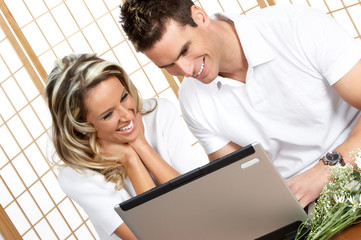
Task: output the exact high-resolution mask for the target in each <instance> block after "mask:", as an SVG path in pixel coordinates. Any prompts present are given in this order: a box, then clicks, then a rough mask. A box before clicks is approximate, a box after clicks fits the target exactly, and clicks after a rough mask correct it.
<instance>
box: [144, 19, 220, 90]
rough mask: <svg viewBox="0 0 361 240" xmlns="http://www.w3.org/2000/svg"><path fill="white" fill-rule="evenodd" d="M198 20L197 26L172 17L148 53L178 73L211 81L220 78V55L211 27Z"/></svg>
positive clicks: (175, 73)
mask: <svg viewBox="0 0 361 240" xmlns="http://www.w3.org/2000/svg"><path fill="white" fill-rule="evenodd" d="M195 22H196V23H197V25H198V26H197V27H192V26H189V25H186V26H180V25H179V24H178V23H177V22H176V21H174V20H170V21H169V22H168V23H167V25H166V31H165V33H164V35H163V37H162V38H161V40H159V41H158V42H156V43H155V44H154V46H153V47H152V48H151V49H149V50H146V51H145V52H144V54H145V55H146V56H147V57H148V58H149V59H150V60H152V61H153V62H154V63H155V64H156V65H157V66H158V67H160V68H165V69H166V70H167V71H168V72H169V73H170V74H172V75H174V76H186V77H194V78H196V79H198V80H199V81H201V82H203V83H206V84H207V83H210V82H212V81H213V80H214V79H215V78H216V77H217V75H218V72H219V59H220V58H219V54H218V48H216V47H215V45H216V44H214V41H212V38H211V37H210V36H209V32H208V29H207V26H206V25H205V24H204V23H203V22H199V21H198V22H197V21H196V20H195Z"/></svg>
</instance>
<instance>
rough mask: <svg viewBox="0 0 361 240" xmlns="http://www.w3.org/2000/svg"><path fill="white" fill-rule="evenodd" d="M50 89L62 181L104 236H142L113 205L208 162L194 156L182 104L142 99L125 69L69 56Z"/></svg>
mask: <svg viewBox="0 0 361 240" xmlns="http://www.w3.org/2000/svg"><path fill="white" fill-rule="evenodd" d="M45 92H46V98H47V101H48V107H49V109H50V112H51V116H52V119H53V136H52V137H53V142H54V145H55V149H56V152H57V154H58V156H59V157H60V159H61V161H62V162H63V164H62V165H63V167H62V168H61V169H60V172H59V176H58V179H59V184H60V186H61V188H62V189H63V191H64V192H65V193H66V194H67V195H68V196H69V197H71V198H72V199H73V200H75V201H76V202H77V203H78V204H79V205H80V206H81V207H82V208H83V209H84V211H85V212H86V213H87V214H88V216H89V219H90V220H91V222H92V223H93V225H94V227H95V229H96V231H97V233H98V234H99V237H100V238H101V239H119V238H121V239H135V237H134V235H133V234H132V232H131V231H130V230H129V229H128V227H127V226H126V225H125V223H123V221H122V220H121V219H120V217H119V216H118V215H117V213H116V212H115V211H114V206H115V205H116V204H119V203H120V202H121V201H124V200H127V199H129V198H130V197H132V196H135V195H136V194H140V193H142V192H144V191H147V190H149V189H151V188H153V187H154V186H156V184H162V183H165V182H167V181H169V180H170V179H172V178H174V177H176V176H178V175H179V173H184V172H187V171H189V170H191V169H193V168H195V167H198V166H200V165H201V164H203V163H205V161H206V160H205V159H204V160H202V161H203V162H201V160H197V158H196V156H195V155H193V153H192V150H191V146H190V145H189V144H187V139H186V136H185V133H184V131H182V125H180V124H181V122H180V118H179V115H178V113H177V111H176V109H175V107H174V106H173V105H172V104H171V103H170V102H169V101H167V100H165V99H157V100H156V99H152V100H146V101H144V102H143V101H142V100H141V98H140V97H139V94H138V91H137V89H136V88H135V86H134V85H133V84H132V82H131V81H130V80H129V78H128V76H127V75H126V73H125V72H124V70H123V69H122V68H121V67H120V66H119V65H118V64H115V63H112V62H108V61H105V60H103V59H101V58H98V57H96V56H95V55H93V54H82V55H69V56H66V57H64V58H63V59H61V60H58V61H57V62H56V65H55V67H54V69H53V70H52V72H51V73H50V75H49V77H48V80H47V85H46V89H45ZM163 159H164V160H163Z"/></svg>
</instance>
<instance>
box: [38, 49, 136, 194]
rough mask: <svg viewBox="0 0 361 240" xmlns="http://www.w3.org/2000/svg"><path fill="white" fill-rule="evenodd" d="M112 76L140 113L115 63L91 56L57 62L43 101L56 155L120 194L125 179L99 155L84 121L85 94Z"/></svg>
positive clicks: (133, 90)
mask: <svg viewBox="0 0 361 240" xmlns="http://www.w3.org/2000/svg"><path fill="white" fill-rule="evenodd" d="M111 76H115V77H116V78H118V79H119V81H120V82H121V83H122V85H123V86H124V88H125V89H126V90H127V91H128V93H129V94H130V95H131V96H132V97H133V98H134V101H135V103H136V109H137V111H138V112H141V111H142V101H141V98H140V96H139V93H138V90H137V89H136V87H135V86H134V85H133V83H132V82H131V81H130V79H129V77H128V75H127V74H126V73H125V71H124V70H123V69H122V68H121V67H120V66H119V64H117V63H113V62H109V61H106V60H104V59H101V58H99V57H97V56H96V55H95V54H78V55H77V54H71V55H68V56H66V57H64V58H62V59H58V60H57V61H56V63H55V67H54V69H53V70H52V71H51V73H50V74H49V76H48V79H47V82H46V87H45V95H46V96H45V97H46V100H47V104H48V107H49V110H50V113H51V117H52V121H53V125H52V140H53V143H54V146H55V150H56V152H57V155H58V156H59V157H60V159H61V160H62V161H63V164H62V165H68V166H70V167H72V168H74V169H76V170H80V171H81V169H91V170H94V171H97V172H99V173H101V174H103V175H104V176H105V179H106V181H110V182H114V183H115V189H116V190H120V189H121V188H122V187H123V182H124V179H125V177H126V174H125V169H124V167H123V166H122V165H121V164H119V163H118V162H117V161H114V159H113V161H111V159H110V158H106V157H104V156H102V155H101V152H100V147H99V145H98V144H97V141H96V132H95V129H94V128H93V126H92V125H91V124H90V123H88V122H87V121H86V115H87V109H86V107H85V104H84V103H85V98H86V96H87V93H88V92H89V91H90V90H91V89H93V88H94V87H95V86H97V85H98V84H99V83H100V82H102V81H104V80H106V79H108V78H109V77H111Z"/></svg>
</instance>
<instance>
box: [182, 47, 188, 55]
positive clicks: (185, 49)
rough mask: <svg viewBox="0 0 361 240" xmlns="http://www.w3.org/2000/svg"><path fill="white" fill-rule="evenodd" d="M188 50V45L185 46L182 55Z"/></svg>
mask: <svg viewBox="0 0 361 240" xmlns="http://www.w3.org/2000/svg"><path fill="white" fill-rule="evenodd" d="M187 52H188V47H186V48H184V49H183V51H182V55H185V54H186V53H187Z"/></svg>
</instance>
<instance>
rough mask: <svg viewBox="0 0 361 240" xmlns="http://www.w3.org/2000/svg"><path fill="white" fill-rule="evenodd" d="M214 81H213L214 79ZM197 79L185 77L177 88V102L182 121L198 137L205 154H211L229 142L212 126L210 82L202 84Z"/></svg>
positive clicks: (214, 110)
mask: <svg viewBox="0 0 361 240" xmlns="http://www.w3.org/2000/svg"><path fill="white" fill-rule="evenodd" d="M214 82H215V81H214ZM201 84H203V83H200V82H198V80H195V79H191V78H185V79H183V82H182V85H181V87H180V89H179V102H180V108H181V111H182V114H183V118H184V121H185V122H186V123H187V126H188V128H189V130H190V131H191V132H192V134H193V135H194V136H195V137H196V138H197V139H198V141H199V143H200V144H201V145H202V147H203V148H204V150H205V152H206V153H207V154H211V153H213V152H215V151H217V150H219V149H221V148H222V147H224V146H225V145H227V144H228V143H229V140H228V139H227V138H225V137H224V136H221V135H219V134H217V133H216V132H217V131H215V130H214V129H213V127H214V122H213V121H214V117H215V114H217V113H216V109H215V107H214V106H215V105H214V102H213V101H214V99H212V93H210V92H213V91H215V90H214V88H213V87H214V86H212V83H211V84H208V85H204V84H203V85H202V86H199V85H201Z"/></svg>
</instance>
